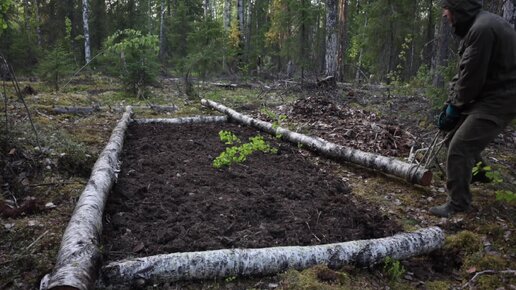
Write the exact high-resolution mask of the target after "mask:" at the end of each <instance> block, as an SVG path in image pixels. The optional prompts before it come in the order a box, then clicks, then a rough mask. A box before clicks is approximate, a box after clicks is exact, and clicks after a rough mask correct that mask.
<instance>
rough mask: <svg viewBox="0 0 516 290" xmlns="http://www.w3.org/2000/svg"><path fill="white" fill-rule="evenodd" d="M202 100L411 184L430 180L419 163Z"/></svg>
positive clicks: (267, 129)
mask: <svg viewBox="0 0 516 290" xmlns="http://www.w3.org/2000/svg"><path fill="white" fill-rule="evenodd" d="M201 103H202V104H203V105H205V106H209V107H212V108H214V109H216V110H217V111H220V112H223V113H225V114H227V115H228V116H229V117H230V119H232V120H235V121H237V122H240V123H243V124H245V125H248V126H253V127H256V128H258V129H260V130H262V131H265V132H267V133H269V134H272V135H274V136H278V135H281V136H282V138H284V139H286V140H288V141H290V142H292V143H294V144H303V145H306V146H307V147H308V148H309V149H311V150H313V151H317V152H320V153H321V154H323V155H326V156H328V157H332V158H336V159H340V160H344V161H346V162H351V163H354V164H357V165H361V166H364V167H367V168H370V169H374V170H379V171H382V172H384V173H386V174H390V175H394V176H398V177H401V178H403V179H405V180H406V181H408V182H410V183H414V184H420V185H424V186H428V185H430V182H431V181H432V172H431V171H429V170H427V169H425V168H421V167H420V166H419V165H415V164H409V163H406V162H403V161H400V160H397V159H394V158H390V157H385V156H381V155H377V154H373V153H368V152H363V151H360V150H356V149H352V148H348V147H344V146H341V145H337V144H334V143H331V142H328V141H326V140H324V139H321V138H317V137H309V136H306V135H303V134H299V133H296V132H292V131H289V130H287V129H284V128H281V127H276V126H274V125H272V124H271V123H268V122H264V121H261V120H258V119H253V118H250V117H248V116H245V115H242V114H240V113H238V112H236V111H234V110H232V109H230V108H228V107H225V106H223V105H220V104H218V103H216V102H213V101H210V100H202V101H201Z"/></svg>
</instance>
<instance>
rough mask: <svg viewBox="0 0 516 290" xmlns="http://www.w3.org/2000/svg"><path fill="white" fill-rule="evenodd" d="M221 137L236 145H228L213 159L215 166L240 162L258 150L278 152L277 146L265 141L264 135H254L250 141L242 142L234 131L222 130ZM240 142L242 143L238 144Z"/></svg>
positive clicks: (228, 143) (225, 142)
mask: <svg viewBox="0 0 516 290" xmlns="http://www.w3.org/2000/svg"><path fill="white" fill-rule="evenodd" d="M219 137H220V140H221V141H222V142H224V144H226V145H235V146H231V147H227V148H226V150H225V151H224V152H222V153H221V154H220V155H219V156H217V158H215V160H213V167H215V168H221V167H224V166H228V167H229V166H231V165H232V164H240V163H243V162H244V161H246V160H247V157H248V156H249V155H251V154H253V153H254V152H256V151H261V152H264V153H273V154H276V153H277V152H278V151H277V149H276V148H272V147H271V146H270V145H269V144H267V143H266V142H265V140H264V139H263V137H262V136H254V137H251V138H249V142H248V143H244V144H241V142H240V139H239V138H238V137H236V136H235V135H234V134H233V133H232V132H229V131H220V132H219ZM236 144H240V145H238V146H237V145H236Z"/></svg>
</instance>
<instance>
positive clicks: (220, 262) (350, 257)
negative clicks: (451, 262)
mask: <svg viewBox="0 0 516 290" xmlns="http://www.w3.org/2000/svg"><path fill="white" fill-rule="evenodd" d="M443 243H444V232H443V230H442V229H440V228H438V227H432V228H425V229H421V230H419V231H417V232H414V233H402V234H398V235H395V236H392V237H387V238H381V239H374V240H362V241H351V242H345V243H337V244H327V245H319V246H306V247H273V248H262V249H228V250H216V251H205V252H190V253H174V254H167V255H157V256H151V257H145V258H136V259H131V260H125V261H120V262H112V263H109V264H108V265H107V266H105V267H103V268H102V283H104V284H106V285H118V284H124V283H125V284H127V283H132V282H134V281H136V280H138V279H143V280H147V281H149V282H160V281H167V282H173V281H179V280H192V279H215V278H223V277H230V276H247V275H266V274H274V273H279V272H283V271H285V270H287V269H289V268H294V269H298V270H301V269H306V268H308V267H311V266H315V265H318V264H327V265H328V266H330V267H333V268H338V267H342V266H344V265H346V264H355V265H358V266H366V267H368V266H372V265H374V264H376V263H379V262H382V261H383V260H384V259H385V258H386V257H392V258H394V259H405V258H408V257H412V256H414V255H421V254H425V253H429V252H431V251H433V250H436V249H439V248H440V247H442V245H443Z"/></svg>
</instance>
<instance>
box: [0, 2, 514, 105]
mask: <svg viewBox="0 0 516 290" xmlns="http://www.w3.org/2000/svg"><path fill="white" fill-rule="evenodd" d="M2 2H3V3H2V4H1V6H0V37H1V39H2V41H1V43H0V52H2V54H3V56H4V57H5V58H6V59H7V60H8V61H9V63H10V64H11V65H12V66H13V67H14V69H15V70H16V71H17V72H18V73H19V74H22V75H26V76H29V77H30V76H33V77H34V76H39V77H41V78H42V79H44V80H47V81H48V82H49V84H51V85H53V86H54V87H55V89H56V90H57V89H59V85H58V84H59V82H60V81H61V79H62V78H66V77H69V76H70V75H71V74H72V72H73V71H75V70H77V69H79V68H80V67H82V66H83V65H84V64H86V63H89V62H91V63H90V64H89V65H88V66H87V68H88V69H90V70H94V71H97V72H101V73H103V74H108V75H113V76H118V77H121V78H122V79H123V80H125V83H126V85H127V87H128V89H130V90H132V91H133V92H134V93H138V90H139V89H141V88H140V87H144V86H146V85H149V84H152V83H153V82H154V81H155V78H156V76H158V75H160V74H161V75H171V74H172V75H181V76H185V77H188V76H190V75H193V76H198V77H200V78H203V79H205V78H208V77H213V76H217V77H223V76H226V77H244V78H249V77H256V78H262V79H277V78H296V79H301V80H304V79H306V78H309V77H311V78H314V77H315V78H317V77H321V76H335V77H337V80H338V81H346V82H352V81H353V82H360V81H368V82H386V83H388V84H394V85H398V86H403V85H406V84H408V83H411V82H412V85H413V86H417V87H419V88H421V87H423V88H425V87H426V88H430V89H431V91H434V95H436V96H437V95H439V96H440V98H442V92H443V91H442V90H438V91H437V92H436V91H435V90H436V89H439V88H440V89H442V88H444V86H445V80H446V79H448V78H449V77H450V74H452V73H453V71H454V68H455V65H456V55H455V48H456V46H457V39H456V38H455V37H454V36H453V33H452V32H451V30H450V27H449V25H447V23H446V21H445V19H444V18H442V16H441V7H440V4H439V1H436V0H424V1H409V0H399V1H392V0H362V1H358V0H326V1H321V0H261V1H254V0H203V1H201V0H194V1H182V0H159V1H158V0H145V1H134V0H124V1H103V0H91V1H57V0H46V1H45V0H23V1H22V0H20V1H14V0H3V1H2ZM515 2H516V1H513V0H494V1H486V3H485V5H484V6H485V9H487V10H489V11H491V12H494V13H497V14H499V15H502V16H504V17H505V18H506V19H507V20H508V21H509V22H511V23H512V24H513V25H514V22H515V13H514V10H515V6H516V5H515ZM97 56H98V57H97ZM431 93H432V92H430V94H431Z"/></svg>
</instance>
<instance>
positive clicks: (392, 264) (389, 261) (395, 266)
mask: <svg viewBox="0 0 516 290" xmlns="http://www.w3.org/2000/svg"><path fill="white" fill-rule="evenodd" d="M383 264H384V265H383V270H384V271H385V273H386V274H387V275H388V276H389V278H390V279H391V281H398V280H399V279H401V277H402V276H403V274H405V267H403V265H401V263H400V261H398V260H395V259H393V258H391V257H386V258H385V260H384V261H383Z"/></svg>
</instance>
